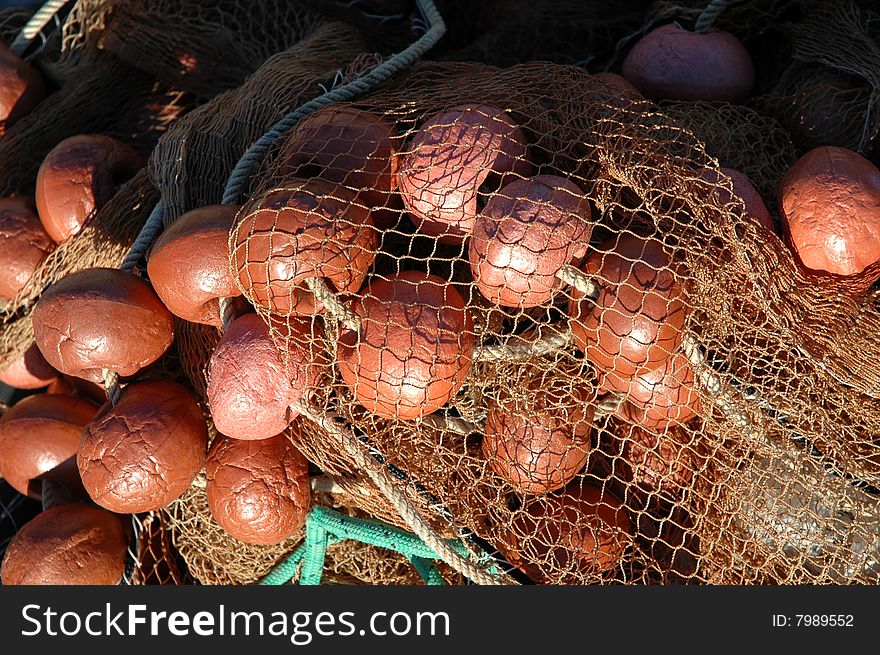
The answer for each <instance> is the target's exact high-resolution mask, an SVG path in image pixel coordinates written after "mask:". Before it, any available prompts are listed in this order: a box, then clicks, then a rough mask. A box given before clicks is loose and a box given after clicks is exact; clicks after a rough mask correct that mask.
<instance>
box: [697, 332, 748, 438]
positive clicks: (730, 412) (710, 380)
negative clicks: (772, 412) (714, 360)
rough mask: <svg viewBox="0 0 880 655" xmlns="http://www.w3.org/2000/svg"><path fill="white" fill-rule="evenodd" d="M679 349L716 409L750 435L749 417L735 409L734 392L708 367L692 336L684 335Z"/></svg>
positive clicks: (737, 408)
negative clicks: (712, 400) (711, 398)
mask: <svg viewBox="0 0 880 655" xmlns="http://www.w3.org/2000/svg"><path fill="white" fill-rule="evenodd" d="M681 349H682V351H683V352H684V354H685V356H686V357H687V358H688V362H690V365H691V367H692V368H693V369H694V377H695V378H696V380H697V381H698V382H699V384H700V386H701V387H703V389H705V390H706V391H707V392H708V393H709V395H711V396H712V397H713V399H714V400H715V404H716V405H717V407H718V408H719V409H720V410H721V411H722V412H724V414H725V415H726V416H727V418H729V419H730V420H731V421H733V422H734V423H735V424H736V425H737V426H738V427H739V428H740V429H742V430H743V431H746V432H749V433H751V431H750V428H752V427H753V426H752V421H751V419H750V418H749V415H748V414H747V413H746V412H745V411H744V410H742V409H740V408H739V407H737V404H736V402H735V401H734V400H733V399H732V398H733V397H734V396H736V395H737V394H736V392H735V391H733V390H732V389H730V388H729V386H728V385H726V384H724V382H723V381H722V380H721V378H720V377H719V376H718V374H717V373H716V372H715V369H713V368H712V367H711V366H710V365H709V363H708V362H707V361H706V358H705V356H704V355H703V351H702V350H701V349H700V346H699V344H698V343H697V340H696V339H695V338H694V337H693V336H692V335H690V334H685V335H684V337H683V338H682V342H681Z"/></svg>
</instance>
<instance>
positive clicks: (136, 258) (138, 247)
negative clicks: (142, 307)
mask: <svg viewBox="0 0 880 655" xmlns="http://www.w3.org/2000/svg"><path fill="white" fill-rule="evenodd" d="M164 213H165V212H164V209H163V208H162V203H161V202H160V203H158V204H157V205H156V206H155V207H154V208H153V211H152V212H150V216H149V217H148V218H147V221H146V223H144V226H143V227H142V228H141V231H140V232H138V235H137V238H136V239H135V241H134V243H133V244H132V246H131V249H130V250H129V251H128V254H127V255H126V256H125V259H124V260H123V261H122V265H121V266H120V267H119V268H120V270H123V271H126V272H130V271H132V270H134V267H135V266H137V264H138V262H140V261H141V259H142V258H143V257H144V256H145V255H146V254H147V250H149V249H150V246H151V245H153V242H154V241H155V240H156V238H157V237H158V236H159V234H160V233H161V232H162V228H163V223H162V217H163V215H164ZM101 380H102V382H103V383H104V389H105V390H106V391H107V398H109V399H110V402H111V403H112V404H113V405H116V403H118V402H119V398H120V397H121V396H122V388H121V387H120V386H119V376H118V375H117V374H116V373H114V372H113V371H111V370H109V369H102V370H101Z"/></svg>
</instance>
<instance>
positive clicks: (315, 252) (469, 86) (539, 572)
mask: <svg viewBox="0 0 880 655" xmlns="http://www.w3.org/2000/svg"><path fill="white" fill-rule="evenodd" d="M322 112H323V117H319V114H321V113H322ZM339 116H345V117H346V119H345V121H339V120H338V117H339ZM762 127H763V128H766V129H767V134H766V136H767V137H768V138H770V139H772V138H774V134H775V130H776V126H775V124H773V123H770V122H767V123H763V124H761V123H759V124H757V125H756V126H755V129H756V130H757V131H760V130H761V129H762ZM367 144H374V145H372V146H369V145H367ZM303 153H305V155H304V154H303ZM356 161H359V162H362V163H361V165H360V166H355V165H354V162H356ZM718 168H719V163H718V160H716V159H715V158H714V157H712V156H710V155H709V154H708V153H707V146H705V145H704V144H703V143H702V142H701V141H700V140H699V139H698V138H696V137H695V135H694V134H693V133H692V132H690V131H689V130H687V129H685V128H683V127H682V126H681V124H680V123H679V122H678V121H677V120H675V118H674V117H673V116H672V115H670V114H667V113H665V112H664V111H663V110H662V108H660V107H658V106H656V105H654V104H652V103H649V102H647V101H634V100H632V99H630V98H627V97H622V96H621V95H620V93H619V90H618V89H617V88H616V87H613V86H611V85H609V84H607V83H606V82H604V81H602V80H599V79H596V78H593V77H592V76H590V75H588V74H587V73H586V72H584V71H583V70H582V69H580V68H576V67H569V66H561V65H554V64H549V63H532V64H526V65H522V66H514V67H511V68H507V69H496V68H492V67H489V66H485V65H480V64H465V63H449V64H429V63H425V64H420V65H417V66H416V67H415V69H414V70H413V71H412V72H411V74H409V75H407V76H406V77H405V78H396V79H394V80H392V81H390V82H388V83H386V85H384V86H383V87H382V88H380V89H379V90H378V91H377V92H375V93H372V94H369V95H368V96H367V97H364V98H359V99H356V100H355V101H352V102H348V103H337V104H335V105H332V106H331V107H328V108H325V109H323V110H321V111H320V112H316V113H314V114H312V115H310V116H308V117H306V118H304V119H302V121H301V123H299V124H298V125H297V126H295V127H294V128H293V129H291V130H290V132H289V133H288V134H287V135H285V136H284V137H283V138H279V139H278V140H277V141H276V142H275V143H274V144H273V146H272V149H271V151H270V153H269V155H268V156H267V157H266V159H265V160H264V162H263V164H262V165H261V166H260V167H259V170H258V171H257V172H256V173H255V174H254V176H253V177H252V178H251V183H250V188H249V189H248V190H247V193H246V194H245V196H246V197H245V198H243V199H242V200H243V201H244V205H243V207H242V209H241V210H240V211H239V213H238V217H237V223H236V226H235V227H234V229H233V231H232V232H231V234H230V240H229V245H230V268H231V270H232V272H233V273H234V274H235V276H237V278H238V280H239V284H240V289H241V291H242V293H243V295H244V296H245V298H246V299H247V300H248V301H250V302H251V303H252V304H253V305H254V306H255V308H256V310H257V312H258V313H259V314H260V315H261V316H262V317H263V318H264V320H265V322H266V323H267V325H268V326H269V329H270V332H271V334H272V335H273V337H274V340H275V342H276V344H277V345H278V348H279V352H280V353H281V356H282V359H283V360H284V361H285V362H286V364H287V366H288V374H289V378H290V379H291V380H292V381H294V383H295V384H296V383H297V382H301V381H302V380H305V379H310V380H313V381H314V380H318V382H312V386H310V387H309V388H308V389H305V396H303V400H301V401H299V402H297V403H295V404H294V407H295V408H296V409H298V410H300V413H301V416H300V417H299V418H297V419H295V421H294V424H293V425H294V426H296V425H300V426H301V427H300V428H299V429H298V441H297V443H298V445H299V446H300V448H301V450H302V451H303V452H304V453H305V454H306V456H307V458H308V459H309V460H310V461H312V462H313V463H315V464H316V465H317V466H318V467H319V468H320V469H321V470H322V471H324V472H325V473H326V474H327V475H330V476H331V477H333V476H338V477H340V479H346V478H352V477H356V476H357V475H358V473H359V471H360V469H361V467H362V466H363V462H362V461H358V460H357V458H353V457H352V455H351V451H350V450H348V449H343V448H340V447H339V441H338V440H337V439H336V437H335V436H334V434H336V433H337V432H339V431H340V430H342V431H344V432H345V433H346V434H349V435H351V436H352V438H353V439H355V440H356V441H357V442H358V443H360V444H361V446H362V447H363V449H364V450H365V451H367V452H369V453H370V455H371V457H372V458H373V460H374V461H376V462H379V463H381V465H382V466H383V467H384V468H385V469H386V470H387V471H389V472H391V476H390V479H392V480H394V481H395V484H396V485H397V486H398V487H399V490H400V491H402V492H403V494H404V495H405V496H406V498H407V499H408V502H409V503H410V504H411V505H412V506H413V507H415V508H416V510H417V511H418V513H419V514H420V515H421V516H422V517H423V518H424V519H425V520H427V521H428V522H430V523H431V525H432V526H433V528H434V529H435V530H436V531H437V532H438V533H439V534H441V535H444V536H449V537H462V536H464V537H465V538H466V540H467V541H468V542H469V543H470V544H471V547H473V548H480V549H482V550H483V551H484V552H489V553H492V554H493V555H494V556H496V557H497V558H498V561H499V562H501V563H502V564H503V566H505V567H507V569H509V570H512V569H514V568H515V569H516V570H517V571H518V573H515V574H514V576H515V577H519V578H520V579H521V574H525V575H526V576H528V578H529V579H530V580H532V581H535V582H546V583H575V584H578V583H590V582H631V583H670V582H682V581H684V582H724V583H747V582H757V581H760V582H784V583H806V582H827V581H847V582H867V581H872V580H873V579H874V576H875V575H876V572H877V565H878V562H877V547H878V543H880V542H878V539H877V533H876V531H877V523H876V520H875V514H876V510H875V508H876V500H875V498H876V497H875V496H874V495H872V494H873V493H874V489H873V487H872V486H871V485H873V484H876V482H877V473H878V469H877V462H878V454H880V453H878V448H877V444H876V442H875V435H876V434H877V419H876V416H878V414H877V411H876V410H877V402H878V401H877V397H878V392H880V385H878V382H880V378H878V369H877V361H878V360H877V359H876V357H875V356H874V355H873V354H868V353H875V352H876V350H877V348H878V346H880V342H878V340H877V337H876V334H877V326H878V320H880V317H878V315H877V312H876V308H875V306H874V304H873V302H872V301H871V299H870V297H869V296H867V295H866V291H867V289H866V288H865V286H864V284H862V285H859V284H851V283H850V281H848V280H846V279H841V278H834V277H832V276H823V275H819V274H808V273H805V272H804V271H803V270H802V269H800V268H798V266H796V264H795V262H794V260H793V258H792V255H791V254H790V252H789V250H788V249H787V248H786V246H785V245H784V243H783V242H782V240H781V239H780V238H779V237H778V236H776V235H775V234H773V233H772V232H770V230H769V229H768V228H766V227H764V226H763V225H761V224H760V223H759V221H757V220H756V219H755V218H754V217H752V216H750V215H749V214H747V213H746V212H745V210H744V207H743V205H742V203H741V201H739V200H737V199H736V198H735V197H734V196H733V195H732V193H731V189H730V187H728V184H729V181H728V178H726V177H725V176H723V175H722V174H721V173H720V172H719V171H718ZM782 170H783V167H782V166H781V165H780V166H777V167H776V168H775V170H774V173H772V174H769V175H768V179H767V180H765V181H764V182H765V183H766V184H767V185H770V183H771V181H770V180H769V177H771V176H772V175H773V174H779V173H781V172H782ZM716 179H717V180H721V182H720V186H721V187H722V188H723V189H724V191H726V193H722V192H719V190H718V186H719V185H716V184H715V183H713V182H712V180H716ZM511 217H515V220H514V218H511ZM536 225H537V226H538V227H537V228H536V227H535V226H536ZM533 230H534V231H533ZM542 230H543V231H542ZM524 234H526V235H527V236H523V235H524ZM557 235H562V236H557ZM303 344H306V345H305V346H303ZM304 371H305V372H304ZM372 497H373V498H376V497H377V496H375V495H374V496H372ZM378 498H379V499H380V500H381V499H382V496H378ZM373 511H376V509H375V507H374V508H373Z"/></svg>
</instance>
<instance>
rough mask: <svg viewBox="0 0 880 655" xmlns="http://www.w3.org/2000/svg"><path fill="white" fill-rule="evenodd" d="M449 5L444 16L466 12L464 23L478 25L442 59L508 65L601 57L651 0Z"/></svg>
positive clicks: (638, 21) (637, 23)
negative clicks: (469, 35)
mask: <svg viewBox="0 0 880 655" xmlns="http://www.w3.org/2000/svg"><path fill="white" fill-rule="evenodd" d="M448 4H449V5H450V6H449V11H448V12H444V14H443V15H444V17H445V16H446V15H447V13H450V14H452V20H453V21H454V20H455V18H456V17H457V15H458V14H465V13H467V14H469V15H468V17H467V20H468V22H469V23H470V24H476V25H478V26H481V27H480V29H479V30H475V31H476V34H474V35H473V38H471V39H468V42H467V43H466V44H464V45H462V46H461V47H458V48H454V49H449V50H448V51H447V52H443V53H442V54H441V55H440V56H439V57H440V58H441V59H444V60H448V61H479V62H483V63H486V64H491V65H493V66H511V65H513V64H519V63H523V62H527V61H544V60H546V61H553V62H557V63H562V64H575V63H581V64H588V63H590V62H593V60H596V59H599V60H605V59H607V58H608V57H609V56H610V55H611V54H612V53H613V51H614V48H615V44H616V43H617V42H618V41H619V40H620V39H622V38H623V37H625V36H626V35H627V34H630V33H632V32H634V31H635V30H637V29H638V28H639V27H640V25H641V21H642V19H643V17H644V15H645V11H646V10H647V9H648V7H649V5H650V2H648V0H639V1H638V2H626V3H621V2H614V1H613V0H601V1H599V2H589V3H585V2H578V1H577V0H574V1H572V0H549V1H547V2H529V1H528V0H512V1H507V0H498V1H494V2H481V3H448ZM441 11H443V7H442V5H441ZM454 29H455V28H454V27H453V28H452V30H451V32H452V34H453V35H454V34H456V32H454ZM446 38H447V39H448V38H450V37H449V36H447V37H446ZM442 46H443V42H442V41H441V48H442Z"/></svg>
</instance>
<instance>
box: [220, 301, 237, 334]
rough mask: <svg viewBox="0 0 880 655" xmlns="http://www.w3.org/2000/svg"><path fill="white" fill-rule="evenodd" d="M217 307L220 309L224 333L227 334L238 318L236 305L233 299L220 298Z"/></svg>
mask: <svg viewBox="0 0 880 655" xmlns="http://www.w3.org/2000/svg"><path fill="white" fill-rule="evenodd" d="M217 306H218V308H219V309H220V323H221V324H222V325H223V331H224V332H226V331H227V330H228V329H229V326H230V325H232V322H233V321H234V320H235V319H236V318H238V317H237V316H236V314H235V305H234V304H233V302H232V298H220V299H219V300H218V301H217Z"/></svg>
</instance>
